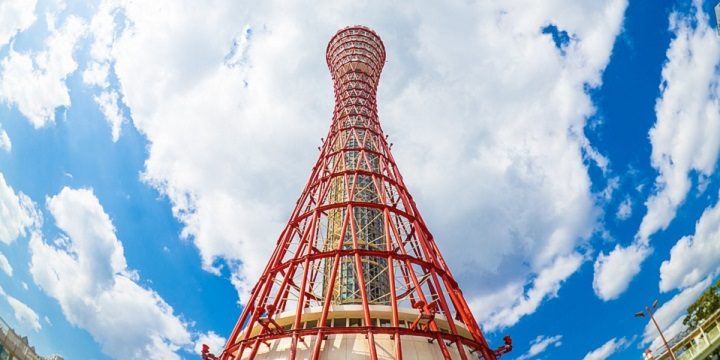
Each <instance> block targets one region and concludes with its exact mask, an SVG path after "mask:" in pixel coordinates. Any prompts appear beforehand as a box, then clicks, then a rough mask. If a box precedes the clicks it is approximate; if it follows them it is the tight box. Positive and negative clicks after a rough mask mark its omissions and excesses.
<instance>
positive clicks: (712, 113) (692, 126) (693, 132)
mask: <svg viewBox="0 0 720 360" xmlns="http://www.w3.org/2000/svg"><path fill="white" fill-rule="evenodd" d="M694 6H695V9H694V10H695V12H694V13H693V14H691V15H690V16H683V15H681V14H678V13H673V14H671V15H670V28H671V29H672V31H673V32H674V33H675V36H676V37H675V39H673V41H672V42H671V43H670V47H669V48H668V50H667V63H665V66H664V67H663V70H662V84H661V86H660V89H661V91H662V94H661V96H660V98H659V99H658V101H657V103H656V105H655V113H656V116H657V122H656V123H655V126H653V128H652V129H651V130H650V142H651V143H652V156H651V160H652V165H653V167H654V168H656V169H658V171H659V172H660V174H659V175H658V177H657V179H656V180H655V186H656V187H657V189H658V192H657V193H656V194H655V195H654V196H652V197H651V198H650V199H648V201H647V203H646V205H647V208H648V212H647V214H646V215H645V217H644V218H643V220H642V223H641V225H640V230H639V231H638V237H639V238H641V239H647V238H649V237H650V236H651V235H652V234H653V233H655V232H656V231H658V230H660V229H665V228H666V227H667V226H668V224H669V223H670V221H671V220H672V219H673V218H674V217H675V211H676V210H677V207H678V206H679V205H680V204H681V203H682V202H683V201H684V200H685V196H686V195H687V192H688V190H689V189H690V182H691V181H690V179H689V177H688V174H689V172H690V171H693V170H694V171H697V172H698V173H700V174H702V175H705V176H709V175H710V174H712V172H713V170H714V169H715V164H716V162H717V158H718V151H719V150H720V93H719V92H718V91H720V90H719V86H720V68H719V66H720V42H718V41H717V35H716V34H715V32H714V31H713V29H712V28H711V27H710V26H708V23H709V19H708V16H707V14H705V13H704V12H703V11H702V4H701V3H700V2H698V1H694Z"/></svg>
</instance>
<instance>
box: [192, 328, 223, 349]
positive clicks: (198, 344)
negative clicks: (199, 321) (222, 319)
mask: <svg viewBox="0 0 720 360" xmlns="http://www.w3.org/2000/svg"><path fill="white" fill-rule="evenodd" d="M225 341H226V340H225V338H224V337H222V336H219V335H218V334H216V333H215V332H213V331H210V332H208V333H205V334H200V335H199V336H198V337H197V339H196V340H195V347H194V349H193V350H195V353H197V354H200V353H201V352H202V346H203V344H205V345H207V346H209V347H210V352H211V353H215V354H219V353H220V352H221V351H222V350H223V349H224V348H225Z"/></svg>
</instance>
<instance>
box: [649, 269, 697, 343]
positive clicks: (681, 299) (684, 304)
mask: <svg viewBox="0 0 720 360" xmlns="http://www.w3.org/2000/svg"><path fill="white" fill-rule="evenodd" d="M710 282H711V279H710V278H707V279H705V280H703V281H701V282H699V283H697V284H695V285H694V286H692V287H689V288H686V289H684V290H683V291H681V292H680V293H678V294H677V295H675V296H673V297H672V299H670V300H669V301H667V302H666V303H664V304H663V305H662V306H660V308H658V309H657V311H656V312H655V320H656V321H657V322H658V325H659V326H660V328H661V329H662V330H663V334H664V335H665V338H667V339H671V338H672V337H673V336H675V335H677V334H678V333H679V332H680V331H682V330H683V329H685V326H684V325H683V324H682V320H683V319H684V318H685V315H686V314H687V308H688V306H690V304H692V303H693V302H695V300H697V298H698V297H699V296H700V294H702V292H703V291H704V290H705V289H706V288H707V287H708V285H710ZM638 310H641V309H638ZM650 342H653V344H652V346H651V348H653V349H654V348H656V347H657V346H659V344H660V336H659V335H658V332H657V329H656V328H655V325H653V323H652V321H650V320H649V319H648V322H647V324H646V325H645V330H644V331H643V339H642V343H643V344H648V343H650Z"/></svg>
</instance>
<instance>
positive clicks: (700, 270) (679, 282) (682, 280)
mask: <svg viewBox="0 0 720 360" xmlns="http://www.w3.org/2000/svg"><path fill="white" fill-rule="evenodd" d="M718 254H720V202H719V203H717V204H715V206H714V207H712V208H707V209H705V211H704V212H703V214H702V216H701V217H700V219H699V220H698V222H697V224H696V225H695V233H694V234H693V235H688V236H683V237H682V238H681V239H680V240H678V242H677V243H676V244H675V245H674V246H673V247H672V249H671V250H670V259H669V260H665V261H663V263H662V265H661V266H660V291H669V290H672V289H676V288H686V287H689V286H692V285H694V284H697V283H698V282H699V281H701V280H703V279H705V278H706V277H708V276H710V277H711V278H714V277H715V276H717V275H718V273H720V256H719V255H718Z"/></svg>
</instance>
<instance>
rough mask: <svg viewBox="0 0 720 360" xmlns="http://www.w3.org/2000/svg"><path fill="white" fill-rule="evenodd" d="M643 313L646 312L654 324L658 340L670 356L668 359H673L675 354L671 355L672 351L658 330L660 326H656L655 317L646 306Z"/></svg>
mask: <svg viewBox="0 0 720 360" xmlns="http://www.w3.org/2000/svg"><path fill="white" fill-rule="evenodd" d="M645 311H647V314H648V315H649V316H650V320H652V322H653V324H655V328H656V329H657V331H658V333H660V338H661V339H662V341H663V344H665V348H667V351H668V354H670V358H671V359H673V360H677V359H675V354H673V352H672V349H671V348H670V345H668V342H667V340H665V335H663V332H662V330H660V326H659V325H658V323H657V321H655V316H653V313H652V312H651V311H650V308H648V307H647V306H646V307H645Z"/></svg>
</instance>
